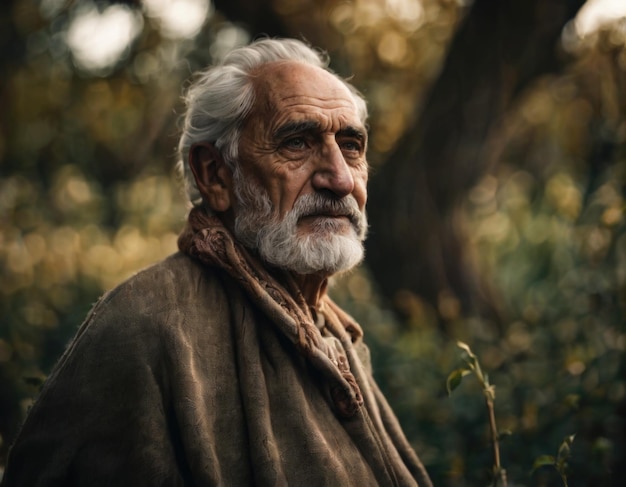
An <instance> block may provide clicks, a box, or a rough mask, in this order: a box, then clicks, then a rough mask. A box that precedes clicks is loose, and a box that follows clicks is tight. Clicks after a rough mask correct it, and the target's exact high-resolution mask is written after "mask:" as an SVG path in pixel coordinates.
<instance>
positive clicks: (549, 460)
mask: <svg viewBox="0 0 626 487" xmlns="http://www.w3.org/2000/svg"><path fill="white" fill-rule="evenodd" d="M546 465H552V466H555V459H554V457H553V456H552V455H541V456H538V457H537V458H536V459H535V463H533V469H532V472H534V471H535V470H537V469H538V468H540V467H545V466H546Z"/></svg>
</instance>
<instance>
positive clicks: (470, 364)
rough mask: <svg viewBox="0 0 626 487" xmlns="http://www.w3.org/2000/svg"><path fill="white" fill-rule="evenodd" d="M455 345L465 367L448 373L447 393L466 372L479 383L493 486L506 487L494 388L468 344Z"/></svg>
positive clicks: (459, 382)
mask: <svg viewBox="0 0 626 487" xmlns="http://www.w3.org/2000/svg"><path fill="white" fill-rule="evenodd" d="M456 344H457V346H458V347H459V348H460V349H461V350H462V351H463V352H464V353H463V359H464V360H465V364H466V367H463V368H460V369H456V370H454V371H453V372H451V373H450V375H448V379H447V381H446V388H447V389H448V395H451V394H452V391H454V389H456V388H457V387H458V386H459V384H461V381H462V379H463V377H465V376H466V375H468V374H474V376H475V377H476V379H478V382H479V383H480V385H481V387H482V390H483V394H484V396H485V402H486V403H487V411H488V414H489V430H490V433H491V444H492V446H493V483H492V486H493V487H506V486H507V481H506V470H505V469H503V468H502V465H501V463H500V435H499V433H498V428H497V426H496V416H495V411H494V402H495V400H496V388H495V386H493V385H491V384H490V383H489V377H488V376H487V374H485V373H484V372H483V370H482V368H481V367H480V363H479V361H478V357H477V356H476V355H475V354H474V353H473V352H472V350H471V349H470V347H469V345H467V344H466V343H463V342H457V343H456Z"/></svg>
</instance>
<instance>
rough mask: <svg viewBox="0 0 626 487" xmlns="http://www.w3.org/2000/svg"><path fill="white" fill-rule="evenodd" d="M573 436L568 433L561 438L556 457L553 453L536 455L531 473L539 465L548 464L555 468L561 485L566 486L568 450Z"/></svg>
mask: <svg viewBox="0 0 626 487" xmlns="http://www.w3.org/2000/svg"><path fill="white" fill-rule="evenodd" d="M574 436H576V435H569V436H566V437H565V438H563V441H562V442H561V445H560V446H559V451H558V452H557V454H556V457H555V456H553V455H541V456H539V457H537V459H536V460H535V463H534V464H533V470H532V473H534V472H535V470H537V469H538V468H540V467H544V466H546V465H550V466H552V467H554V468H555V469H556V471H557V472H558V473H559V475H560V476H561V480H562V481H563V487H568V485H567V472H566V470H567V460H568V459H569V457H570V452H571V448H572V443H573V442H574Z"/></svg>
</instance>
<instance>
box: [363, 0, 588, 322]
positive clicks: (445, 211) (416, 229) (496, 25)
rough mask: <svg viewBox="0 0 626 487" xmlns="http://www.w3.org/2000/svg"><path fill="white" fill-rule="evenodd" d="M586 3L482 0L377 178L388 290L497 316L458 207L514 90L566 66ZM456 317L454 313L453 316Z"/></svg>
mask: <svg viewBox="0 0 626 487" xmlns="http://www.w3.org/2000/svg"><path fill="white" fill-rule="evenodd" d="M583 3H584V1H583V0H510V1H501V0H476V1H475V3H474V5H473V6H472V7H471V9H470V11H469V12H468V14H467V17H466V18H465V21H464V22H463V24H462V25H461V27H460V28H459V30H458V32H457V34H456V36H455V38H454V40H453V41H452V44H451V46H450V49H449V53H448V56H447V59H446V61H445V63H444V66H443V69H442V71H441V74H440V75H439V78H438V80H437V81H436V82H435V84H434V86H433V88H432V90H431V93H430V96H428V98H427V102H426V103H425V105H424V108H423V111H422V112H421V113H420V115H419V116H418V117H416V121H415V123H414V124H413V125H412V126H411V127H409V129H408V130H407V132H406V134H405V136H404V137H403V139H402V140H401V141H400V142H399V143H398V145H397V147H396V149H395V150H394V152H393V154H392V155H391V156H390V157H389V159H388V161H387V162H386V163H385V164H384V165H383V166H382V167H381V168H380V170H379V171H378V173H377V174H376V175H375V177H374V178H373V179H372V182H371V185H370V197H369V204H368V212H369V216H370V222H371V225H372V229H373V230H372V232H371V235H370V237H369V240H368V253H367V260H368V263H369V265H370V268H371V270H372V273H373V275H374V277H375V279H376V281H377V282H378V283H379V285H380V286H381V290H382V292H383V294H385V295H386V296H387V297H388V298H390V299H392V300H395V299H397V298H398V296H399V295H400V294H399V293H401V292H403V291H409V292H410V293H412V294H414V295H417V296H419V297H421V298H422V299H424V300H425V301H426V302H428V303H430V304H432V305H433V306H434V307H435V308H436V309H438V310H439V311H440V315H441V316H440V317H443V318H445V317H446V315H450V312H449V310H448V312H447V313H446V312H443V313H442V309H441V307H440V306H439V303H440V301H441V297H442V296H444V295H446V296H453V297H455V298H456V300H458V301H457V302H458V304H459V305H460V310H461V311H462V312H464V313H475V312H476V313H479V314H481V315H482V316H484V317H486V318H488V319H492V320H495V321H496V322H497V321H499V319H500V318H499V313H498V304H497V299H496V298H495V296H494V294H495V293H493V292H492V291H490V290H489V289H488V286H486V285H485V284H484V283H483V282H481V277H480V276H479V275H478V274H477V273H476V271H475V270H474V269H472V266H471V264H470V263H469V262H468V259H467V252H466V250H465V248H464V246H465V240H466V237H465V235H463V230H462V229H461V228H460V227H459V225H458V223H457V222H455V219H456V218H457V216H458V204H459V202H460V201H461V199H462V198H463V197H464V196H465V194H466V193H467V191H468V190H469V189H470V188H471V187H472V186H473V185H474V184H475V183H476V182H477V181H479V180H480V178H481V177H482V176H483V175H484V174H485V172H486V171H487V169H488V165H489V164H488V161H489V160H490V158H489V146H488V141H489V134H490V132H492V131H493V130H494V127H497V124H498V122H499V121H500V119H501V117H502V115H503V114H504V112H505V110H506V109H507V107H509V106H510V105H511V102H512V100H513V99H514V97H515V95H516V94H518V93H519V92H520V91H521V90H523V89H524V88H525V87H526V86H528V85H529V83H531V82H532V81H533V80H534V79H536V78H537V77H538V76H539V75H542V74H545V73H550V72H556V71H559V70H560V68H561V66H562V64H563V59H562V56H559V49H558V41H559V39H560V35H561V31H562V29H563V27H564V25H565V24H566V23H567V22H568V21H569V20H570V19H572V18H573V16H574V15H575V14H576V12H577V11H578V9H579V8H580V7H581V5H582V4H583ZM448 317H451V316H448Z"/></svg>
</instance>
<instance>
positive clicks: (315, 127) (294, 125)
mask: <svg viewBox="0 0 626 487" xmlns="http://www.w3.org/2000/svg"><path fill="white" fill-rule="evenodd" d="M320 130H321V124H320V123H319V122H318V121H316V120H302V121H291V122H287V123H285V124H284V125H281V126H280V127H278V129H276V131H275V132H274V139H276V140H280V139H284V138H285V137H289V136H291V135H296V134H302V133H307V132H317V131H320ZM336 135H337V136H344V137H346V136H347V137H354V138H357V139H359V140H366V139H367V136H366V135H365V132H364V131H363V130H362V129H360V128H358V127H353V126H351V125H349V126H347V127H345V128H343V129H341V130H339V131H337V134H336Z"/></svg>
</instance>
